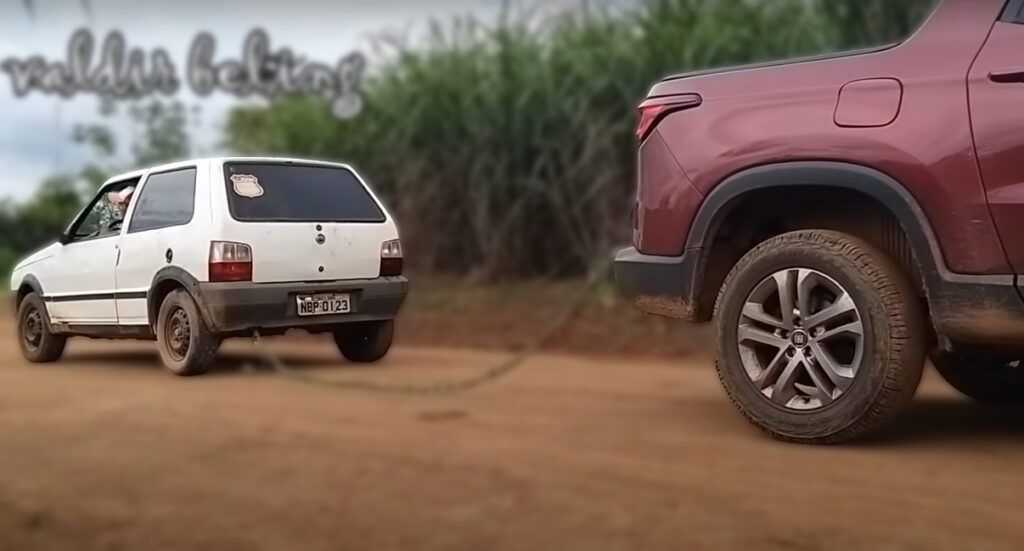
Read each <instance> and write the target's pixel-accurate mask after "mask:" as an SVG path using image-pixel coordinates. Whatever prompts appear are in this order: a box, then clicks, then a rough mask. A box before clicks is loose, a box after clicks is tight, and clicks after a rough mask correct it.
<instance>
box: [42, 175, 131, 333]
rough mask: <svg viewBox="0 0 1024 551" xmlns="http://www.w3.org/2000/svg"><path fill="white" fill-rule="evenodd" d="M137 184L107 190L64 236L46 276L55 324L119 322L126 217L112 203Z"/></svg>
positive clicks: (120, 184) (114, 185)
mask: <svg viewBox="0 0 1024 551" xmlns="http://www.w3.org/2000/svg"><path fill="white" fill-rule="evenodd" d="M136 182H137V180H123V181H120V182H114V183H111V184H108V185H106V186H104V187H103V188H102V189H101V190H100V192H99V193H98V194H97V195H96V197H95V198H94V199H93V200H92V202H90V203H89V205H88V206H87V207H86V208H85V210H83V211H82V213H81V214H80V215H79V216H78V218H76V219H75V221H74V222H73V223H72V224H71V226H70V227H69V228H68V231H67V232H66V233H65V235H64V238H63V239H62V240H61V241H62V246H61V248H60V249H59V250H58V251H57V253H56V254H55V255H54V258H52V259H51V260H50V263H49V266H50V270H49V273H48V274H46V276H45V288H46V300H47V302H48V303H49V309H48V310H49V314H50V319H51V320H53V321H54V322H58V323H66V324H70V325H113V324H116V323H117V309H116V305H115V293H116V283H115V279H114V268H115V266H116V265H117V257H118V248H117V246H118V236H119V235H120V232H121V227H120V220H121V218H123V216H122V214H121V213H120V212H119V211H118V210H117V207H116V206H115V205H113V204H112V203H111V202H110V199H109V198H110V194H112V193H116V192H119V191H121V190H123V189H125V188H127V187H130V186H133V185H134V184H135V183H136Z"/></svg>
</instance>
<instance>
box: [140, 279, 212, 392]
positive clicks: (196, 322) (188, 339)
mask: <svg viewBox="0 0 1024 551" xmlns="http://www.w3.org/2000/svg"><path fill="white" fill-rule="evenodd" d="M156 338H157V347H158V348H159V349H160V359H161V360H162V361H163V364H164V367H166V368H167V369H168V371H170V372H171V373H174V374H175V375H179V376H182V377H190V376H193V375H202V374H203V373H206V371H207V370H208V369H209V368H210V365H211V364H213V360H214V357H215V356H216V354H217V349H218V348H219V347H220V339H219V338H217V337H216V336H215V335H214V334H213V333H211V332H210V330H209V329H208V328H207V327H206V322H205V321H203V316H202V315H201V314H200V313H199V307H198V306H196V302H195V301H194V300H193V299H192V296H191V295H189V294H188V292H187V291H185V290H184V289H176V290H174V291H171V293H170V294H169V295H167V298H165V299H164V302H163V304H161V305H160V313H159V314H158V316H157V324H156Z"/></svg>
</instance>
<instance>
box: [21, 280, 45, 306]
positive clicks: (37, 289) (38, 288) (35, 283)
mask: <svg viewBox="0 0 1024 551" xmlns="http://www.w3.org/2000/svg"><path fill="white" fill-rule="evenodd" d="M26 285H28V287H29V288H30V289H32V291H33V292H34V293H36V294H37V295H39V298H42V299H43V300H46V295H44V294H43V286H42V284H40V283H39V279H37V278H36V276H34V275H32V274H28V275H26V276H25V277H23V278H21V283H19V284H18V289H17V290H16V291H15V292H16V293H17V294H19V295H20V294H21V288H22V287H24V286H26ZM20 299H21V297H20V296H16V298H15V301H14V308H15V309H17V308H18V307H19V306H21V300H20Z"/></svg>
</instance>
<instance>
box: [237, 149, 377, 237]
mask: <svg viewBox="0 0 1024 551" xmlns="http://www.w3.org/2000/svg"><path fill="white" fill-rule="evenodd" d="M224 181H225V183H226V184H227V192H228V207H229V209H230V210H231V216H232V217H233V218H234V219H235V220H238V221H239V222H367V223H374V222H376V223H379V222H383V221H384V212H383V211H381V209H380V207H379V206H378V205H377V202H376V201H374V200H373V197H371V196H370V193H369V192H368V191H366V188H365V187H363V185H362V184H361V183H359V180H357V179H356V176H355V174H353V173H352V171H350V170H346V169H344V168H337V167H326V166H313V165H296V164H270V163H226V164H225V165H224Z"/></svg>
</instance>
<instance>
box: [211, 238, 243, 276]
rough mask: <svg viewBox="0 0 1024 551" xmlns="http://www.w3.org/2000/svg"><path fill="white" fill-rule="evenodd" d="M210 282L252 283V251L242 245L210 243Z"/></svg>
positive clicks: (220, 242) (219, 242)
mask: <svg viewBox="0 0 1024 551" xmlns="http://www.w3.org/2000/svg"><path fill="white" fill-rule="evenodd" d="M210 281H212V282H225V281H252V249H251V248H250V247H249V246H248V245H246V244H244V243H225V242H222V241H214V242H213V243H210Z"/></svg>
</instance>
